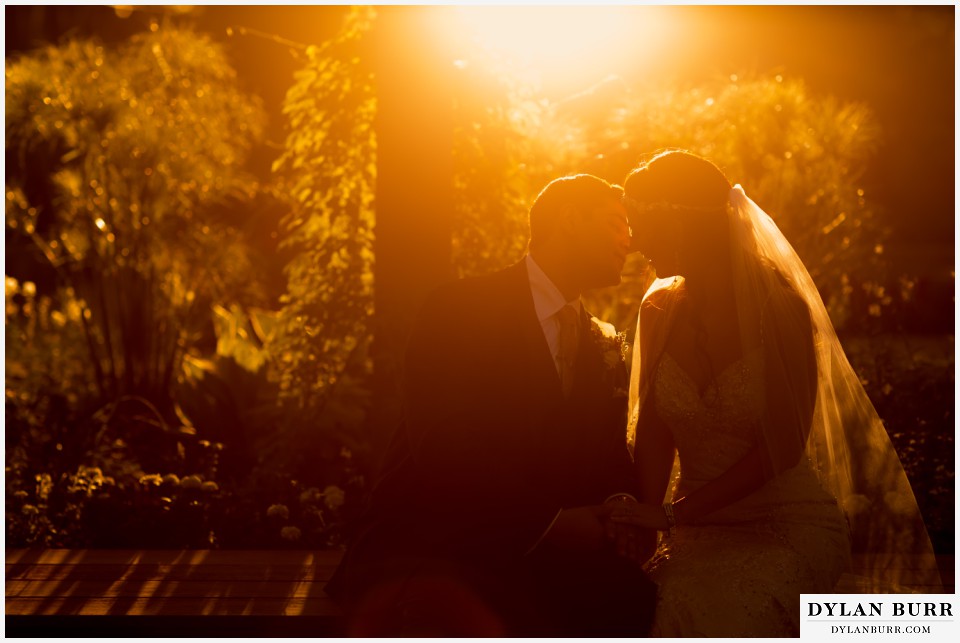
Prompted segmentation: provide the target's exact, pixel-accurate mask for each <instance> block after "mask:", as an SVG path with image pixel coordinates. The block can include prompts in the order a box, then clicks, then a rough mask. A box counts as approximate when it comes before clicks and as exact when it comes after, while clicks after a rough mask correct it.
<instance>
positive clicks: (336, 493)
mask: <svg viewBox="0 0 960 643" xmlns="http://www.w3.org/2000/svg"><path fill="white" fill-rule="evenodd" d="M345 496H346V494H345V493H344V492H343V489H341V488H340V487H338V486H336V485H329V486H327V487H326V488H325V489H324V490H323V504H325V505H327V508H328V509H331V510H333V511H336V510H337V509H339V508H340V507H342V506H343V503H344V501H345Z"/></svg>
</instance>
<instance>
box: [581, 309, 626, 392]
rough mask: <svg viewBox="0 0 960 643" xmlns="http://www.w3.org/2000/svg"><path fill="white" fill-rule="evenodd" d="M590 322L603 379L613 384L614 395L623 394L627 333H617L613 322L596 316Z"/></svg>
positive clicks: (624, 390) (624, 388)
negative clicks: (610, 322) (603, 373)
mask: <svg viewBox="0 0 960 643" xmlns="http://www.w3.org/2000/svg"><path fill="white" fill-rule="evenodd" d="M590 322H591V324H590V331H591V333H590V334H591V336H592V337H593V341H594V342H596V344H597V347H598V348H599V349H600V355H601V356H602V358H603V366H604V368H605V369H606V373H605V379H606V380H608V381H609V382H610V383H611V385H612V386H613V393H614V396H618V397H619V396H625V395H626V394H627V382H626V369H625V366H624V360H625V358H626V356H627V348H628V345H627V341H626V339H627V335H626V333H618V332H617V329H616V327H614V325H613V324H608V323H607V322H605V321H601V320H599V319H597V318H596V317H591V318H590Z"/></svg>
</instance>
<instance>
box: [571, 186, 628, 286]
mask: <svg viewBox="0 0 960 643" xmlns="http://www.w3.org/2000/svg"><path fill="white" fill-rule="evenodd" d="M572 243H573V245H574V254H575V255H576V257H577V259H578V264H579V271H580V274H581V275H582V276H583V281H584V283H583V287H584V289H590V288H604V287H606V286H616V285H617V284H619V283H620V272H621V271H622V270H623V264H624V262H625V261H626V259H627V253H628V252H630V227H629V225H628V224H627V211H626V210H625V209H624V207H623V205H622V204H621V203H620V202H619V201H614V200H607V201H603V202H601V203H599V204H598V205H597V206H596V207H594V208H592V209H591V210H588V211H586V212H584V213H583V216H581V217H579V219H578V225H577V226H575V227H574V230H573V239H572Z"/></svg>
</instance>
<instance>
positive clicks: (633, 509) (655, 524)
mask: <svg viewBox="0 0 960 643" xmlns="http://www.w3.org/2000/svg"><path fill="white" fill-rule="evenodd" d="M610 520H611V521H612V522H615V523H618V524H621V525H633V526H635V527H644V528H646V529H656V530H657V531H667V530H668V529H670V523H669V522H668V521H667V514H666V513H664V511H663V507H661V506H659V505H647V504H642V503H623V504H621V505H619V506H617V507H616V508H615V509H614V510H613V511H612V512H611V513H610Z"/></svg>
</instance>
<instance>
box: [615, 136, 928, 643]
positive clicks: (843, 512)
mask: <svg viewBox="0 0 960 643" xmlns="http://www.w3.org/2000/svg"><path fill="white" fill-rule="evenodd" d="M624 190H625V197H624V202H625V204H626V206H627V210H628V213H629V215H630V219H631V225H632V227H633V230H634V233H635V235H634V238H635V239H636V243H637V244H638V249H639V250H640V251H641V252H643V253H644V255H645V256H647V258H649V259H650V261H651V263H652V264H653V266H654V268H655V269H656V271H657V275H658V276H667V275H668V276H670V278H666V279H658V280H657V281H656V282H654V284H653V285H652V286H651V287H650V289H649V290H648V291H647V294H646V295H645V297H644V301H643V304H642V306H641V310H640V315H639V320H638V327H637V341H636V342H635V344H634V356H633V359H634V367H633V370H632V374H631V376H632V381H631V407H630V408H631V423H630V425H631V426H630V432H631V434H634V433H635V439H634V444H635V446H634V457H635V461H636V467H637V472H638V476H639V478H640V489H641V497H640V498H639V501H640V502H639V504H633V503H630V504H626V503H625V504H623V505H621V506H620V507H619V508H618V509H617V510H616V512H615V514H614V520H616V521H617V522H619V523H622V524H625V525H627V526H630V525H633V526H639V527H644V528H647V529H657V530H660V531H661V532H662V536H661V539H660V543H659V546H658V547H657V549H656V551H655V553H654V554H653V557H652V558H651V559H650V560H649V561H648V562H647V565H646V567H647V571H648V573H649V574H650V576H651V578H652V579H653V580H654V581H655V582H656V583H657V584H658V585H659V594H658V599H657V600H658V603H657V611H656V616H655V620H654V626H653V632H652V634H653V635H658V636H730V637H736V636H797V635H799V618H800V594H801V593H830V592H832V591H834V590H835V588H836V586H837V582H838V580H839V579H840V577H841V575H842V574H844V572H845V571H848V570H849V569H850V561H851V548H852V547H853V548H854V549H855V553H856V556H857V561H858V565H857V569H858V572H859V574H860V576H859V577H857V578H856V579H855V582H854V586H855V589H856V591H861V592H871V591H906V590H904V589H903V587H902V586H901V584H910V585H919V584H923V585H927V586H936V585H937V584H939V576H938V575H937V571H936V563H935V559H934V557H933V553H932V548H931V546H930V540H929V538H928V537H927V534H926V530H925V528H924V526H923V521H922V519H921V518H920V515H919V511H918V509H917V505H916V501H915V499H914V496H913V492H912V490H911V489H910V485H909V483H908V481H907V479H906V476H905V475H904V473H903V469H902V467H901V466H900V462H899V460H898V458H897V456H896V453H895V452H894V451H893V448H892V446H891V444H890V442H889V439H888V438H887V436H886V432H885V430H884V428H883V425H882V424H881V422H880V420H879V418H878V417H877V415H876V412H875V411H874V409H873V407H872V405H871V404H870V402H869V399H868V398H867V396H866V394H865V392H864V391H863V388H862V386H861V385H860V383H859V380H858V378H857V376H856V374H855V373H854V372H853V370H852V368H851V367H850V365H849V363H848V361H847V359H846V356H845V355H844V353H843V350H842V348H841V347H840V343H839V341H838V340H837V337H836V333H835V331H834V329H833V326H832V325H831V323H830V320H829V318H828V317H827V313H826V310H825V309H824V306H823V303H822V301H821V300H820V297H819V295H818V294H817V291H816V288H815V286H814V285H813V282H812V280H811V279H810V276H809V274H808V273H807V271H806V269H805V268H804V267H803V264H802V263H801V261H800V259H799V258H798V257H797V255H796V253H795V252H794V251H793V249H792V248H791V247H790V244H789V243H788V242H787V241H786V239H785V238H784V237H783V235H782V234H781V233H780V231H779V230H778V229H777V227H776V225H775V224H774V223H773V221H772V220H771V219H770V217H768V216H767V215H766V214H765V213H764V212H763V211H762V210H761V209H760V208H759V207H758V206H757V205H756V204H755V203H754V202H753V201H751V200H750V199H749V198H748V197H747V196H746V194H745V193H744V191H743V189H742V188H740V186H739V185H737V186H734V187H731V185H730V183H729V182H728V181H727V179H726V177H725V176H724V174H723V173H722V172H721V171H720V170H719V169H718V168H717V166H716V165H714V164H713V163H711V162H710V161H707V160H706V159H703V158H701V157H698V156H696V155H694V154H691V153H688V152H682V151H670V152H665V153H662V154H660V155H658V156H656V157H654V158H653V159H651V160H650V161H648V162H647V163H645V164H644V165H642V166H641V167H640V168H638V169H637V170H635V171H633V172H632V173H631V174H630V175H629V176H628V177H627V180H626V182H625V186H624ZM675 457H678V459H679V475H678V476H673V471H674V460H675ZM671 481H672V482H673V484H671ZM664 500H666V502H664ZM628 528H629V527H628ZM647 553H648V554H649V553H650V552H649V550H648V552H647ZM848 577H849V574H848ZM851 578H852V577H851Z"/></svg>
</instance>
